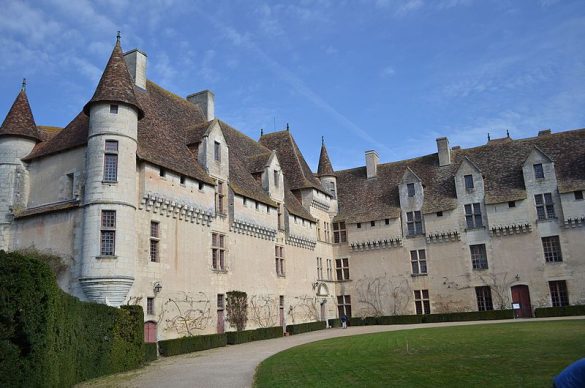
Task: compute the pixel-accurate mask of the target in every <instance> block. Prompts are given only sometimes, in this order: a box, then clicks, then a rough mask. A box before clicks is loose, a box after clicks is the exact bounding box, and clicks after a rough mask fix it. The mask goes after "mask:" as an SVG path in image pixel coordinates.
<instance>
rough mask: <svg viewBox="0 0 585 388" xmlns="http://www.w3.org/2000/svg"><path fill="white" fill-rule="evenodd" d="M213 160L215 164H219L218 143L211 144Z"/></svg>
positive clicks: (219, 148) (219, 150)
mask: <svg viewBox="0 0 585 388" xmlns="http://www.w3.org/2000/svg"><path fill="white" fill-rule="evenodd" d="M213 158H214V159H215V161H216V162H221V144H219V142H218V141H216V142H213Z"/></svg>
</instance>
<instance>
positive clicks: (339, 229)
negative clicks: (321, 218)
mask: <svg viewBox="0 0 585 388" xmlns="http://www.w3.org/2000/svg"><path fill="white" fill-rule="evenodd" d="M345 242H347V228H346V225H345V221H339V222H334V223H333V243H334V244H342V243H345Z"/></svg>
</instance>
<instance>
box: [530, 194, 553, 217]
mask: <svg viewBox="0 0 585 388" xmlns="http://www.w3.org/2000/svg"><path fill="white" fill-rule="evenodd" d="M534 202H535V203H536V215H537V216H538V219H539V220H540V221H542V220H547V219H551V218H556V215H555V205H554V204H553V200H552V194H551V193H545V194H536V195H535V196H534Z"/></svg>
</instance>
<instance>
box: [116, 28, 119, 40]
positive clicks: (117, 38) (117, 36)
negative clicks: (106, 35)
mask: <svg viewBox="0 0 585 388" xmlns="http://www.w3.org/2000/svg"><path fill="white" fill-rule="evenodd" d="M116 42H120V31H118V34H117V35H116Z"/></svg>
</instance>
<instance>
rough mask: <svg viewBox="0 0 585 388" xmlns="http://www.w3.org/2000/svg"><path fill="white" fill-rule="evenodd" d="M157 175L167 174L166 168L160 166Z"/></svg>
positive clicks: (163, 175)
mask: <svg viewBox="0 0 585 388" xmlns="http://www.w3.org/2000/svg"><path fill="white" fill-rule="evenodd" d="M158 175H159V176H161V177H163V178H164V177H165V176H166V175H167V170H165V169H164V168H162V167H161V168H160V169H159V170H158Z"/></svg>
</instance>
